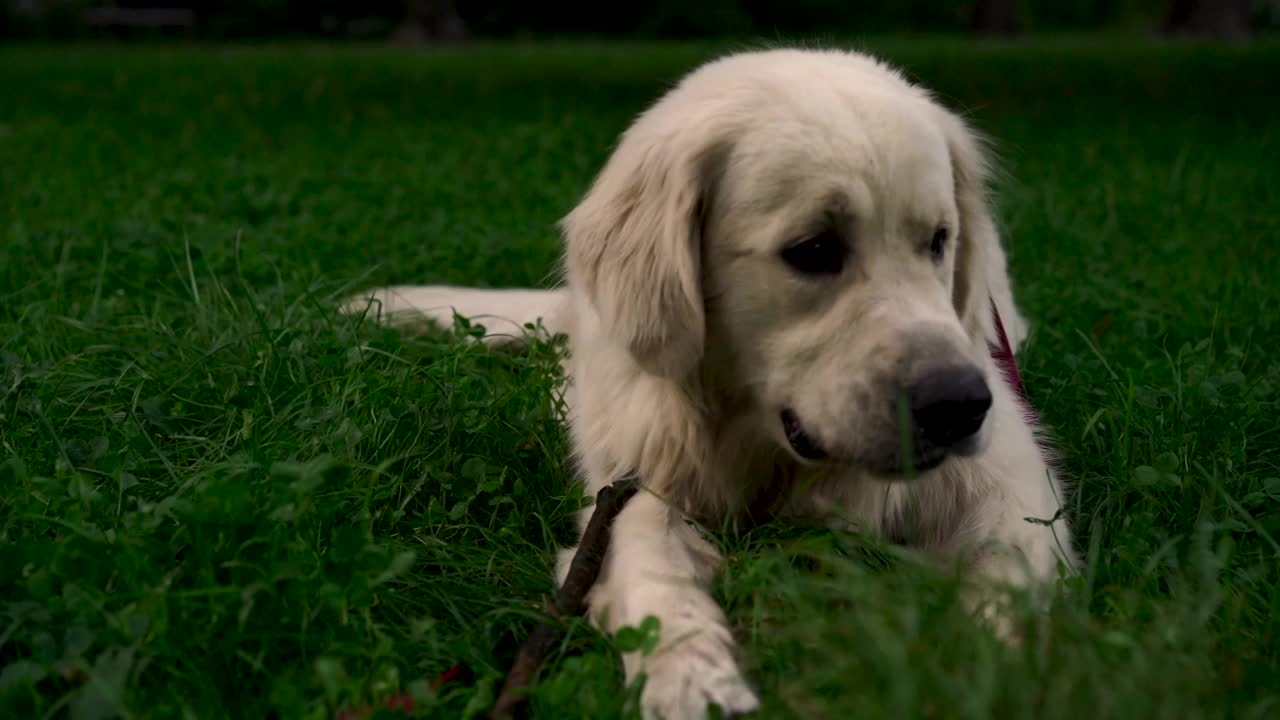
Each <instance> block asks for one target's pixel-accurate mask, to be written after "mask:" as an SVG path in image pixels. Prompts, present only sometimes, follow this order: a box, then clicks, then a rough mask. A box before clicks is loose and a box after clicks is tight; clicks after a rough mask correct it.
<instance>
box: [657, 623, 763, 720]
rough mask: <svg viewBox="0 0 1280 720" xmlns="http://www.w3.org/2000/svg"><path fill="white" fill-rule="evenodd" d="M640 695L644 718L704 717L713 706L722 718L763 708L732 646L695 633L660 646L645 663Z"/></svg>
mask: <svg viewBox="0 0 1280 720" xmlns="http://www.w3.org/2000/svg"><path fill="white" fill-rule="evenodd" d="M642 671H643V672H644V673H645V675H646V678H645V684H644V690H643V691H642V692H641V695H640V702H641V705H642V706H643V715H644V718H645V720H705V719H706V718H708V717H711V715H710V709H711V706H712V705H718V706H719V707H720V713H721V714H720V717H725V718H730V717H737V716H741V715H744V714H746V713H751V712H754V711H755V710H757V709H758V708H759V707H760V701H759V699H757V698H756V693H755V691H754V690H752V689H751V686H750V685H749V684H748V683H747V680H746V678H744V677H743V675H742V671H740V670H739V669H738V664H737V662H736V661H735V660H734V658H733V651H732V646H731V645H729V644H726V643H725V642H723V641H722V640H721V639H719V638H715V637H711V636H699V637H692V638H688V639H686V640H683V641H680V642H678V643H677V644H675V645H672V646H671V647H669V648H665V649H661V650H659V651H658V652H657V653H655V654H654V655H653V656H651V657H649V658H647V659H646V660H645V662H644V666H643V668H642Z"/></svg>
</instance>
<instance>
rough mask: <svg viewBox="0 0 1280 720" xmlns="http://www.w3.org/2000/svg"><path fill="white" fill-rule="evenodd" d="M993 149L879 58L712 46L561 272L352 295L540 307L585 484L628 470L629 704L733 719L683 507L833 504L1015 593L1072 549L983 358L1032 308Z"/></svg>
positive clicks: (576, 227)
mask: <svg viewBox="0 0 1280 720" xmlns="http://www.w3.org/2000/svg"><path fill="white" fill-rule="evenodd" d="M986 166H987V163H986V156H985V153H984V150H983V146H982V144H981V142H980V140H979V139H978V138H977V137H975V135H974V133H973V132H972V131H971V130H970V129H969V128H968V127H967V126H966V124H965V123H964V122H963V121H962V120H961V119H960V118H959V117H957V116H956V115H954V114H952V113H951V112H949V111H947V110H946V109H944V108H943V107H942V106H940V105H939V104H937V103H935V102H934V101H933V100H932V98H931V97H930V95H929V94H928V93H927V92H926V91H924V90H922V89H920V88H918V87H916V86H914V85H912V84H909V83H908V82H907V81H906V80H904V79H903V77H902V76H901V75H900V74H898V73H897V72H895V71H894V70H892V69H890V68H889V67H886V66H885V65H884V64H882V63H880V62H878V61H876V60H874V59H871V58H869V57H866V56H864V55H861V54H855V53H849V52H839V51H830V50H821V51H819V50H787V49H775V50H767V51H759V52H747V53H741V54H736V55H731V56H728V57H725V58H722V59H719V60H717V61H714V62H711V63H709V64H707V65H705V66H703V67H701V68H699V69H698V70H696V71H695V72H693V73H691V74H689V75H688V76H686V77H685V78H684V79H683V80H682V81H681V82H680V83H679V84H678V85H677V86H675V87H674V88H673V89H672V90H671V91H670V92H668V93H667V94H666V95H665V96H664V97H663V98H662V99H661V100H660V101H659V102H657V103H656V104H655V105H653V106H652V107H651V108H649V109H648V110H647V111H646V112H644V113H643V114H642V115H640V117H639V118H638V119H636V121H635V122H634V124H633V125H632V126H631V127H630V129H628V130H627V131H626V133H625V134H624V135H623V136H622V138H621V141H620V142H619V144H618V146H617V148H616V149H615V151H614V152H613V154H612V156H611V157H610V159H609V160H608V163H607V164H606V165H605V167H604V169H603V171H602V172H601V173H600V174H599V176H598V177H597V179H596V180H595V183H594V185H593V186H592V187H591V188H590V190H589V192H588V193H587V194H586V196H585V197H584V198H583V199H582V201H581V203H580V204H579V205H578V206H577V207H576V208H574V209H573V211H572V212H571V213H569V215H568V216H567V217H566V218H565V219H564V220H563V222H562V229H563V232H564V237H565V258H564V271H565V272H564V275H565V282H564V284H563V286H562V287H560V288H558V289H554V290H529V289H519V290H516V289H510V290H486V289H468V288H459V287H447V286H434V287H406V286H399V287H389V288H382V289H379V290H376V291H373V292H372V293H370V294H366V295H364V296H362V297H360V298H358V299H355V300H353V301H350V302H348V304H347V305H346V306H345V309H346V311H348V312H365V311H366V310H367V309H370V308H372V309H373V310H374V311H377V312H380V313H383V316H384V317H385V318H391V317H392V316H393V315H395V314H397V313H399V311H405V310H407V311H409V312H410V314H411V315H414V316H417V317H418V318H421V317H422V316H423V315H426V316H428V317H430V318H434V319H435V320H438V321H440V322H442V323H444V324H445V325H449V324H450V323H451V322H452V318H453V314H454V313H455V312H456V313H458V314H460V315H463V316H468V317H471V318H474V319H477V320H478V321H479V322H481V323H482V324H484V325H485V326H486V328H488V329H489V330H492V331H495V334H494V335H493V336H491V337H492V341H493V342H504V341H506V340H512V339H517V340H518V339H519V338H520V336H521V334H522V333H523V332H524V330H523V327H524V326H525V325H526V323H535V322H537V321H539V320H540V321H541V324H542V327H543V328H544V329H545V330H547V331H549V332H552V333H566V334H567V335H568V337H569V342H570V346H569V348H570V352H569V357H568V359H567V360H566V363H567V366H568V367H567V372H568V377H569V378H570V381H569V385H568V387H567V388H566V399H567V401H568V406H569V408H570V409H569V418H568V423H569V430H570V433H571V437H572V443H573V448H574V453H575V457H576V461H577V465H578V468H579V470H580V472H581V475H582V479H583V481H584V482H585V483H586V486H587V489H588V491H589V492H590V493H592V494H594V493H596V492H598V491H599V490H600V489H601V488H603V487H604V486H605V485H608V484H609V483H611V482H612V481H614V480H617V479H619V478H621V477H622V476H624V475H626V474H627V473H628V472H629V471H635V472H636V473H637V475H638V477H639V478H640V479H641V481H642V483H643V485H644V487H645V488H646V490H647V492H641V493H640V494H639V495H637V496H636V497H635V498H634V499H633V500H632V501H631V503H630V504H629V505H628V506H627V507H626V509H625V510H624V511H623V512H622V514H621V515H620V516H619V518H618V520H617V523H616V525H615V527H614V531H613V538H612V546H611V548H610V550H609V553H608V557H607V558H606V562H605V566H604V569H603V571H602V574H601V578H600V580H599V583H598V584H597V586H596V588H595V589H594V590H593V592H592V594H591V596H590V597H589V604H590V609H591V617H592V618H593V620H594V621H595V622H596V623H598V624H599V625H600V626H601V627H602V628H603V629H604V630H605V631H608V632H612V631H615V630H617V629H618V628H619V627H622V626H626V625H635V624H638V623H640V622H641V621H642V620H643V619H644V618H645V617H646V616H649V615H652V616H656V617H657V618H658V620H659V621H660V623H661V625H660V627H661V640H660V642H659V645H658V648H657V649H656V651H655V652H653V653H651V654H649V655H647V656H641V655H639V654H630V655H628V656H626V657H624V658H623V661H624V665H625V668H626V673H627V677H628V679H632V678H634V677H635V676H636V675H637V673H640V672H641V671H643V672H644V673H645V674H646V676H647V679H646V682H645V687H644V690H643V692H642V705H643V708H644V712H645V714H646V717H650V718H659V717H660V718H666V719H667V720H684V719H687V718H703V717H705V716H706V713H707V707H708V704H709V703H718V704H719V705H720V706H721V708H722V709H723V710H724V711H726V712H728V713H742V712H749V711H751V710H754V709H755V708H756V707H757V706H758V701H757V698H756V694H755V691H754V690H753V689H752V686H751V685H750V683H749V682H748V681H747V679H746V678H745V677H743V675H742V673H741V671H740V670H739V667H738V663H737V661H736V659H735V646H734V641H733V638H732V635H731V633H730V630H729V628H728V627H727V625H726V619H725V616H724V614H723V612H722V611H721V609H720V608H719V607H718V605H717V603H716V602H715V601H714V600H713V598H712V597H711V596H710V595H709V593H708V590H707V587H708V582H709V580H710V579H711V578H712V576H713V574H714V573H715V572H716V569H717V567H718V565H719V562H720V558H719V557H718V555H717V553H716V551H715V550H714V548H713V547H712V546H711V545H710V544H709V543H708V542H707V541H706V540H705V539H704V538H703V537H702V536H701V535H700V534H699V532H698V531H697V530H696V529H695V528H694V527H693V526H692V525H691V524H690V523H689V522H688V519H700V520H706V521H711V522H715V521H717V520H720V519H724V518H726V517H729V516H731V515H732V514H745V513H748V512H759V511H760V510H761V507H762V506H767V507H764V508H763V509H764V511H766V512H768V513H771V514H774V515H777V514H790V515H800V516H804V517H808V518H822V519H824V520H832V519H834V520H836V521H838V522H841V523H846V524H849V525H852V526H856V527H858V528H860V529H862V530H863V531H867V532H875V533H882V534H884V535H885V536H888V537H891V538H894V539H899V540H904V541H908V542H910V543H912V544H914V545H916V546H918V547H920V548H923V549H924V550H925V551H926V552H928V553H931V554H934V555H936V557H938V558H940V559H944V560H947V561H949V562H957V561H958V562H960V563H962V564H963V566H964V567H966V568H968V571H969V572H970V573H972V574H973V575H972V576H974V577H977V578H979V579H988V580H993V581H998V583H1000V584H1004V585H1009V584H1011V585H1012V586H1015V587H1021V588H1034V587H1043V586H1044V584H1046V583H1049V582H1051V581H1052V580H1053V579H1054V578H1055V577H1057V575H1058V573H1059V572H1060V571H1062V570H1064V569H1069V568H1075V567H1076V566H1077V559H1076V555H1075V552H1074V551H1073V549H1072V544H1071V538H1070V535H1069V530H1068V527H1067V523H1066V521H1065V520H1064V519H1063V517H1062V513H1061V512H1060V508H1061V507H1062V505H1061V503H1062V492H1061V487H1060V485H1059V483H1060V481H1059V479H1058V478H1057V477H1056V475H1055V471H1054V469H1053V468H1052V467H1051V466H1050V465H1049V464H1048V463H1047V461H1046V458H1045V457H1044V455H1043V453H1042V448H1041V445H1040V443H1039V441H1038V439H1037V436H1036V433H1035V427H1034V424H1033V420H1031V419H1030V418H1029V417H1028V416H1027V413H1026V412H1025V410H1026V408H1025V407H1024V406H1023V405H1022V401H1021V398H1020V396H1019V395H1018V391H1017V388H1016V387H1014V386H1013V384H1012V382H1011V381H1010V379H1008V378H1007V377H1006V376H1005V375H1003V374H1002V372H1001V367H1000V366H999V365H998V363H997V362H996V360H995V359H994V358H993V356H992V348H993V347H999V344H1000V341H1001V337H1002V336H1003V334H1004V333H1003V330H1002V329H1001V328H1000V321H1001V320H1002V321H1003V328H1004V329H1007V330H1008V337H1009V339H1010V341H1011V345H1012V346H1013V347H1015V348H1016V347H1017V346H1018V344H1019V343H1020V342H1021V341H1022V339H1023V338H1024V337H1025V335H1026V323H1025V321H1024V319H1023V317H1022V316H1021V314H1020V313H1019V311H1018V309H1017V307H1016V306H1015V304H1014V300H1013V297H1012V294H1011V290H1010V282H1009V278H1008V276H1007V270H1006V259H1005V253H1004V250H1003V249H1002V247H1001V243H1000V239H999V237H998V235H997V231H996V227H995V225H994V223H993V221H992V217H991V213H990V211H989V208H988V204H987V198H986V187H985V186H986V181H987V167H986ZM993 310H994V312H993ZM589 512H590V511H589V510H588V511H586V512H585V513H584V515H583V518H582V519H583V521H584V522H585V519H586V518H587V517H588V516H589ZM568 556H569V553H565V554H564V555H563V556H562V558H561V563H560V566H561V567H560V573H561V575H562V576H563V573H564V571H565V569H566V567H565V566H566V562H565V560H566V559H567V557H568ZM992 587H994V585H992ZM989 596H990V595H988V597H989ZM997 619H998V618H997Z"/></svg>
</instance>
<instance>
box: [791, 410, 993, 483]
mask: <svg viewBox="0 0 1280 720" xmlns="http://www.w3.org/2000/svg"><path fill="white" fill-rule="evenodd" d="M780 418H781V420H782V431H783V433H784V434H785V435H786V438H787V443H788V444H790V445H791V451H792V452H793V453H795V455H796V456H797V457H798V458H800V459H801V460H806V461H809V462H820V461H824V460H831V459H832V458H831V454H830V452H828V451H827V449H826V448H824V447H823V446H822V444H821V443H819V442H818V441H817V440H816V439H815V438H814V437H813V436H812V435H810V434H809V433H807V432H805V429H804V426H803V425H802V424H801V423H800V418H799V416H797V415H796V413H795V411H794V410H792V409H790V408H787V409H784V410H783V411H782V412H781V413H780ZM977 450H978V444H977V442H976V440H975V439H973V438H970V439H968V440H966V441H962V442H959V443H956V444H955V445H951V446H943V445H938V444H935V443H931V442H928V441H925V440H923V439H922V438H919V437H914V438H912V443H911V445H910V446H908V447H903V448H900V449H899V450H898V451H897V452H891V453H889V454H888V455H886V456H883V457H879V458H863V459H861V460H850V463H851V464H855V465H860V466H862V467H863V468H864V469H865V470H867V471H869V472H870V473H871V474H872V475H877V476H880V477H883V478H885V479H887V480H902V479H907V478H910V477H914V476H915V475H918V474H920V473H924V472H928V471H930V470H933V469H935V468H937V467H938V466H939V465H941V464H942V463H943V462H945V461H946V459H947V458H948V457H950V456H952V455H961V456H964V455H971V454H973V453H975V452H976V451H977Z"/></svg>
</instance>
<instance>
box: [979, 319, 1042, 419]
mask: <svg viewBox="0 0 1280 720" xmlns="http://www.w3.org/2000/svg"><path fill="white" fill-rule="evenodd" d="M991 318H992V320H994V321H995V324H996V337H997V339H998V340H999V342H997V343H988V347H989V348H990V350H991V359H993V360H995V361H996V365H997V366H999V368H1000V373H1001V374H1002V375H1004V380H1005V382H1007V383H1009V387H1011V388H1013V394H1014V396H1015V397H1017V398H1018V402H1020V403H1022V412H1023V415H1024V416H1025V417H1026V419H1027V422H1029V423H1035V422H1036V420H1037V418H1036V411H1035V409H1034V408H1033V407H1031V399H1030V398H1028V397H1027V389H1026V387H1024V386H1023V384H1022V373H1021V372H1020V371H1019V370H1018V361H1017V359H1016V358H1014V356H1013V345H1012V344H1011V343H1010V342H1009V334H1008V333H1006V332H1005V329H1004V321H1002V320H1001V319H1000V311H999V310H998V309H997V308H996V301H995V300H992V301H991Z"/></svg>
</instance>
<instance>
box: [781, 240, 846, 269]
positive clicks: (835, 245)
mask: <svg viewBox="0 0 1280 720" xmlns="http://www.w3.org/2000/svg"><path fill="white" fill-rule="evenodd" d="M847 254H848V248H846V247H845V245H844V243H843V242H841V241H840V238H839V237H836V234H835V233H832V232H824V233H821V234H819V235H814V236H813V237H811V238H809V239H808V240H803V241H801V242H798V243H796V244H795V245H792V246H790V247H788V248H787V249H785V250H783V251H782V259H783V261H785V262H786V263H787V264H788V265H790V266H791V267H793V268H795V269H796V270H797V271H799V272H802V273H804V274H806V275H839V274H840V272H841V271H843V270H844V260H845V256H846V255H847Z"/></svg>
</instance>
